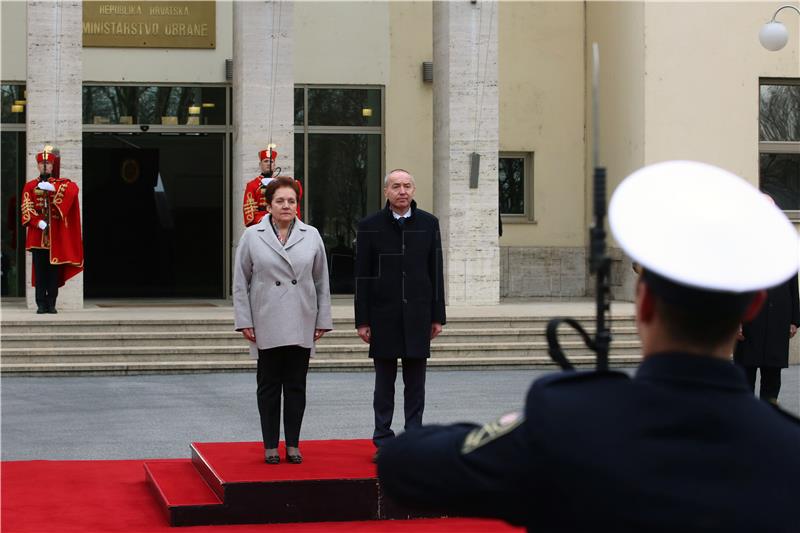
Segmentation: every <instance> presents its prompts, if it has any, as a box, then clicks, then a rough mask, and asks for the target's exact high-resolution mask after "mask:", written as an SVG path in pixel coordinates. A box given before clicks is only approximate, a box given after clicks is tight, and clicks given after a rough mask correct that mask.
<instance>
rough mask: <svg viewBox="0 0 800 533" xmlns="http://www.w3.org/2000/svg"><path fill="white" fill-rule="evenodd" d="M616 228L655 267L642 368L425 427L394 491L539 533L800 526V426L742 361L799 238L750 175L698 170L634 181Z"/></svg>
mask: <svg viewBox="0 0 800 533" xmlns="http://www.w3.org/2000/svg"><path fill="white" fill-rule="evenodd" d="M609 221H610V226H611V229H612V232H613V234H614V236H615V238H616V240H617V242H618V243H619V245H620V246H621V247H622V248H623V249H624V250H625V252H627V253H628V255H629V256H630V257H631V258H632V259H633V260H634V261H636V262H637V263H638V264H640V265H641V267H642V269H643V272H642V274H641V276H640V277H639V281H638V282H637V286H636V323H637V328H638V331H639V336H640V338H641V341H642V355H643V360H642V363H641V364H640V366H639V368H638V370H637V371H636V373H635V375H634V376H633V377H629V376H628V375H627V374H625V373H622V372H613V371H605V372H596V371H592V372H564V373H558V374H551V375H549V376H546V377H544V378H542V379H539V380H537V381H536V382H535V383H534V384H533V385H532V387H531V389H530V391H529V392H528V396H527V399H526V402H525V406H524V409H523V410H522V411H520V412H519V413H516V414H510V415H506V416H504V417H502V418H500V419H499V420H497V421H496V422H492V423H490V424H486V425H484V426H482V427H481V426H476V425H472V424H458V425H453V426H426V427H423V428H421V429H418V430H415V431H409V432H407V433H405V434H403V435H401V436H400V437H398V438H396V439H394V440H393V441H392V442H391V443H388V444H387V445H386V446H385V447H384V448H382V449H381V453H380V455H379V456H378V474H379V478H380V482H381V485H382V487H383V490H384V491H385V493H386V494H387V495H388V496H389V497H391V498H393V499H395V500H399V501H400V502H401V503H405V504H411V505H417V506H420V505H421V506H426V507H431V508H434V509H438V510H441V511H444V512H446V513H448V514H464V515H473V516H486V517H497V518H502V519H505V520H507V521H509V522H511V523H514V524H520V525H525V526H527V527H528V529H529V530H530V531H537V532H541V531H648V532H652V531H670V532H674V531H681V532H686V531H726V532H730V531H748V532H751V531H771V532H789V531H795V532H796V531H798V530H800V522H799V521H798V514H797V503H798V502H797V498H798V495H800V420H798V419H797V418H795V417H793V416H792V415H790V414H787V413H786V412H783V411H781V410H780V408H779V407H777V406H774V405H772V404H769V403H767V402H763V401H760V400H758V399H756V398H755V397H754V396H753V394H752V393H751V392H750V390H749V388H748V385H747V383H746V380H745V377H744V374H743V372H742V371H741V370H740V369H739V368H738V367H737V366H735V365H734V364H733V363H732V362H731V353H732V352H733V347H734V343H735V341H736V335H737V332H738V326H739V323H740V321H747V320H748V319H749V318H752V317H753V316H754V315H755V314H756V313H757V312H758V310H759V307H760V306H761V304H762V303H763V301H764V294H765V289H767V288H769V287H772V286H774V285H777V284H779V283H782V282H784V281H785V280H786V279H788V278H789V277H791V276H796V275H797V270H798V266H799V264H798V263H800V261H798V255H799V252H800V250H799V249H798V237H797V233H796V231H795V230H794V228H793V227H792V225H791V224H790V223H789V222H788V220H787V219H786V217H785V216H784V215H783V213H781V211H780V210H779V209H777V208H776V207H775V206H774V205H772V204H771V203H770V202H769V201H768V200H767V199H765V198H764V197H763V196H762V195H761V194H760V193H759V192H758V190H757V189H756V188H755V187H753V186H751V185H749V184H748V183H747V182H746V181H745V180H743V179H741V178H739V177H737V176H735V175H733V174H731V173H729V172H727V171H724V170H722V169H719V168H716V167H713V166H710V165H706V164H702V163H696V162H689V161H670V162H665V163H659V164H655V165H651V166H648V167H645V168H643V169H641V170H639V171H637V172H635V173H634V174H632V175H631V176H629V177H628V178H627V179H626V180H624V181H623V182H622V184H620V186H619V187H618V188H617V190H616V191H615V193H614V195H613V198H612V200H611V203H610V206H609ZM612 347H613V346H612Z"/></svg>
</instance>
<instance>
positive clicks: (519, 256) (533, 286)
mask: <svg viewBox="0 0 800 533" xmlns="http://www.w3.org/2000/svg"><path fill="white" fill-rule="evenodd" d="M587 272H588V265H587V263H586V249H585V248H582V247H517V246H504V247H501V248H500V295H501V296H502V297H503V298H529V297H553V298H564V297H583V296H586V295H587V290H586V283H587Z"/></svg>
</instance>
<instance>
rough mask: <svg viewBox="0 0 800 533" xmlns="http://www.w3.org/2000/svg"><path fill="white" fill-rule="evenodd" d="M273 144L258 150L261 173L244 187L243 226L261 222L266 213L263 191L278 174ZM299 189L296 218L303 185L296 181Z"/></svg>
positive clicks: (278, 169) (276, 155) (276, 153)
mask: <svg viewBox="0 0 800 533" xmlns="http://www.w3.org/2000/svg"><path fill="white" fill-rule="evenodd" d="M274 146H275V145H270V146H269V147H268V148H267V149H266V150H261V151H260V152H258V160H259V167H260V168H261V174H259V175H258V176H256V177H255V178H253V179H252V180H250V181H248V182H247V185H245V188H244V200H243V202H242V213H243V215H244V225H245V227H250V226H252V225H254V224H258V223H259V222H261V219H262V218H264V215H266V214H267V199H266V196H265V194H264V193H265V191H266V190H267V185H269V182H270V181H272V180H273V178H275V177H277V176H278V175H279V174H280V171H281V169H280V167H278V168H277V172H276V168H275V159H276V158H277V157H278V152H276V151H275V150H273V147H274ZM295 182H296V183H297V186H298V188H299V189H300V196H299V197H298V202H297V218H298V219H299V218H301V217H300V201H301V200H302V198H303V187H302V186H301V185H300V182H299V181H296V180H295Z"/></svg>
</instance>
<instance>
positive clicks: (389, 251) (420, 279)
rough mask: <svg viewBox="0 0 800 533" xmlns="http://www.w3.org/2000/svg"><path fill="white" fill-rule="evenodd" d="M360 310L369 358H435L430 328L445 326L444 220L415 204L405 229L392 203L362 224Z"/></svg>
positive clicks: (358, 285)
mask: <svg viewBox="0 0 800 533" xmlns="http://www.w3.org/2000/svg"><path fill="white" fill-rule="evenodd" d="M355 308H356V309H355V318H356V327H358V326H362V325H368V326H369V327H370V330H371V334H372V338H371V341H370V345H369V356H370V357H378V358H387V359H394V358H397V357H412V358H426V357H430V353H431V341H430V338H431V323H433V322H439V323H440V324H444V323H445V310H444V274H443V265H442V243H441V236H440V234H439V220H438V219H437V218H436V217H435V216H433V215H431V214H430V213H427V212H425V211H423V210H422V209H417V204H416V202H411V216H410V217H409V218H407V219H405V221H404V222H403V227H402V228H401V227H400V224H398V222H397V220H395V219H394V217H393V216H392V212H391V211H390V209H389V204H388V202H387V204H386V207H385V208H384V209H383V210H382V211H379V212H377V213H375V214H373V215H370V216H368V217H366V218H364V219H363V220H362V221H361V222H360V223H359V225H358V236H357V238H356V294H355Z"/></svg>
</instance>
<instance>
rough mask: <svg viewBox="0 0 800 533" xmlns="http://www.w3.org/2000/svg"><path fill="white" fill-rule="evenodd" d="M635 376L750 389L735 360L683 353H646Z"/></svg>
mask: <svg viewBox="0 0 800 533" xmlns="http://www.w3.org/2000/svg"><path fill="white" fill-rule="evenodd" d="M636 379H637V380H645V381H671V382H681V383H683V384H686V385H692V384H694V385H700V386H711V387H715V388H724V389H732V390H739V391H743V392H748V391H749V389H748V387H747V381H746V380H745V376H744V372H742V370H741V369H740V368H739V367H737V366H736V365H734V364H733V362H730V361H723V360H722V359H718V358H715V357H711V356H706V355H697V354H690V353H683V352H663V353H657V354H653V355H649V356H647V357H646V358H645V359H644V361H642V363H641V364H640V365H639V369H638V370H637V371H636Z"/></svg>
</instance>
